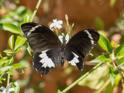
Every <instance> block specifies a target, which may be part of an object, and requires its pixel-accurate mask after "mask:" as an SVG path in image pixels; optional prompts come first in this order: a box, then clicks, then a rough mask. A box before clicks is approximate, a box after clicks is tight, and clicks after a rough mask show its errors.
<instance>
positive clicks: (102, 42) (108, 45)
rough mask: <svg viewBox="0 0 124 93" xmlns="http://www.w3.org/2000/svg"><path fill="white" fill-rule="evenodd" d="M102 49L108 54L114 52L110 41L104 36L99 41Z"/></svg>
mask: <svg viewBox="0 0 124 93" xmlns="http://www.w3.org/2000/svg"><path fill="white" fill-rule="evenodd" d="M98 43H99V45H100V47H101V48H102V49H103V50H105V51H106V52H110V53H111V52H112V46H111V43H110V41H109V40H108V39H107V38H106V37H105V36H103V35H100V39H99V41H98Z"/></svg>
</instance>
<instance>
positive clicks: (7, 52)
mask: <svg viewBox="0 0 124 93" xmlns="http://www.w3.org/2000/svg"><path fill="white" fill-rule="evenodd" d="M3 52H4V53H6V55H7V56H12V55H13V54H14V53H13V51H12V50H11V49H6V50H4V51H3Z"/></svg>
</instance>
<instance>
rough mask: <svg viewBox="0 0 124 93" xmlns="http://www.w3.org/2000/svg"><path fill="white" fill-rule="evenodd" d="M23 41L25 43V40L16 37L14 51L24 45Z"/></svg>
mask: <svg viewBox="0 0 124 93" xmlns="http://www.w3.org/2000/svg"><path fill="white" fill-rule="evenodd" d="M25 41H26V39H25V38H24V37H22V36H17V38H16V42H15V48H14V50H17V49H18V48H20V47H21V46H23V45H24V43H25Z"/></svg>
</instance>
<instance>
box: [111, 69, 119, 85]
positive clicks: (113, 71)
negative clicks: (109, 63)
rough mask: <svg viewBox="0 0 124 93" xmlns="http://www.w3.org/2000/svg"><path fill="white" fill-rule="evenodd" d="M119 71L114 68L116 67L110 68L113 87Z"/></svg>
mask: <svg viewBox="0 0 124 93" xmlns="http://www.w3.org/2000/svg"><path fill="white" fill-rule="evenodd" d="M118 73H119V72H118V69H117V68H114V67H110V68H109V75H110V80H111V84H112V86H113V85H114V84H115V81H116V76H117V75H118Z"/></svg>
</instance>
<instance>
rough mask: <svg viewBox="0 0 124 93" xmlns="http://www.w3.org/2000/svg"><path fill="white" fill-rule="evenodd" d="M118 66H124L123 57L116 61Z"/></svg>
mask: <svg viewBox="0 0 124 93" xmlns="http://www.w3.org/2000/svg"><path fill="white" fill-rule="evenodd" d="M117 62H118V64H119V65H124V57H122V58H120V59H118V60H117Z"/></svg>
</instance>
